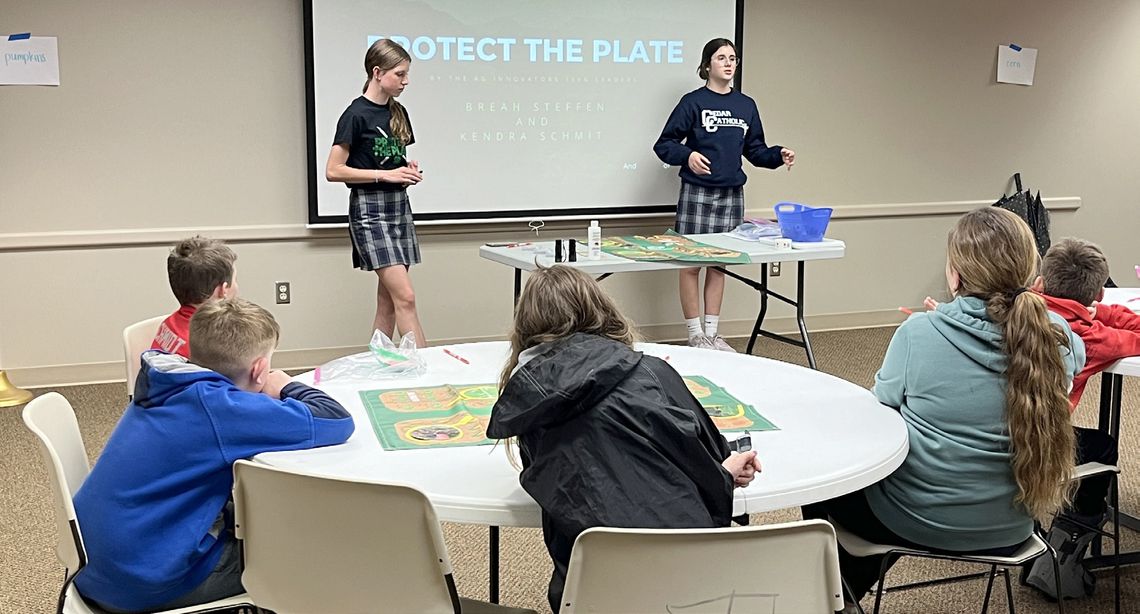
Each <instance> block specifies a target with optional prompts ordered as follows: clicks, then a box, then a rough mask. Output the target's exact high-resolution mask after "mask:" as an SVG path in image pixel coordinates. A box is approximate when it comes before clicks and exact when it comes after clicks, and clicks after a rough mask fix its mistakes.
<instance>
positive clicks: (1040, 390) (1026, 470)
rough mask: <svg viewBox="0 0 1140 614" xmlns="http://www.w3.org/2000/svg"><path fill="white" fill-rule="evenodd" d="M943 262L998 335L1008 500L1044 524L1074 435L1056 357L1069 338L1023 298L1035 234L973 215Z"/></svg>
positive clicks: (1027, 295)
mask: <svg viewBox="0 0 1140 614" xmlns="http://www.w3.org/2000/svg"><path fill="white" fill-rule="evenodd" d="M947 259H948V261H949V264H950V268H951V269H953V270H954V271H956V272H957V273H958V276H959V286H958V294H960V295H965V296H974V297H977V298H980V299H982V300H984V301H985V302H986V312H987V313H988V314H989V316H990V318H991V319H992V320H993V321H994V322H995V323H997V324H998V325H1000V326H1001V327H1002V329H1003V342H1002V345H1003V349H1004V351H1005V354H1006V356H1007V358H1008V360H1007V367H1006V373H1005V375H1006V391H1005V418H1006V422H1007V423H1008V425H1009V437H1010V465H1011V466H1012V469H1013V477H1014V479H1015V480H1016V482H1017V487H1018V494H1017V496H1016V497H1015V498H1014V501H1015V502H1016V503H1019V504H1021V505H1022V506H1023V507H1024V508H1025V510H1026V511H1027V512H1028V513H1029V514H1030V515H1031V516H1032V517H1034V518H1036V519H1038V520H1041V519H1044V518H1046V517H1048V515H1049V514H1050V513H1051V512H1053V511H1054V510H1055V509H1056V507H1057V506H1059V505H1062V504H1065V503H1068V501H1069V499H1070V497H1071V494H1072V488H1073V486H1072V484H1071V483H1070V480H1069V478H1070V477H1071V476H1072V474H1073V464H1074V459H1075V456H1076V436H1075V434H1074V432H1073V426H1072V422H1071V420H1070V416H1069V399H1068V396H1067V394H1066V385H1065V384H1066V368H1065V363H1064V361H1063V360H1062V357H1061V353H1060V352H1059V351H1058V346H1062V347H1065V348H1068V336H1067V335H1066V334H1065V333H1064V332H1063V331H1062V330H1061V328H1060V327H1059V326H1057V325H1055V324H1053V323H1052V322H1051V321H1050V320H1049V316H1048V311H1047V309H1046V307H1045V301H1044V299H1042V298H1041V297H1040V296H1038V295H1037V294H1034V293H1033V292H1027V291H1026V287H1027V286H1028V285H1029V284H1030V283H1031V282H1032V280H1033V279H1034V277H1035V276H1036V273H1037V247H1036V244H1035V243H1034V240H1033V232H1032V231H1031V230H1030V229H1029V226H1028V225H1027V224H1026V223H1025V222H1024V221H1023V220H1022V219H1021V218H1019V217H1017V216H1016V215H1014V214H1013V213H1010V212H1009V211H1005V210H1003V209H998V208H995V207H985V208H981V209H975V210H973V211H970V212H969V213H967V214H966V215H963V216H962V218H961V219H959V220H958V223H957V224H955V226H954V228H953V229H951V230H950V237H949V246H948V249H947Z"/></svg>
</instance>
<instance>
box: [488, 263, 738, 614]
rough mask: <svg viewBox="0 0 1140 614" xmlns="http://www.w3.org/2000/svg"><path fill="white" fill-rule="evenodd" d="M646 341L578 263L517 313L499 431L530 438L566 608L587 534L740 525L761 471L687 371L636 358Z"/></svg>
mask: <svg viewBox="0 0 1140 614" xmlns="http://www.w3.org/2000/svg"><path fill="white" fill-rule="evenodd" d="M635 339H636V335H635V333H634V330H633V327H632V325H631V324H630V322H629V321H628V320H626V319H625V317H624V316H622V314H621V313H620V312H619V311H618V309H617V307H616V305H615V304H614V302H613V301H612V300H611V299H610V298H609V296H607V295H606V294H605V292H604V291H603V290H602V289H601V287H599V286H598V284H597V282H595V281H594V280H593V279H591V278H590V277H589V276H587V275H586V274H584V273H582V272H581V271H578V270H577V269H573V268H570V267H565V266H554V267H550V268H546V269H539V270H538V271H536V272H535V273H534V274H532V275H531V276H530V278H529V279H528V280H527V284H526V288H525V289H524V290H523V293H522V296H521V297H519V302H518V306H517V307H516V309H515V321H514V326H513V330H512V331H511V335H510V342H511V356H510V359H509V360H508V361H507V365H506V367H505V368H504V369H503V374H502V377H501V378H500V387H501V389H502V391H501V395H500V396H499V400H498V401H497V402H496V403H495V407H494V409H493V410H492V411H491V420H490V424H489V425H488V427H487V436H488V437H491V438H495V439H507V438H511V437H515V438H517V440H518V448H519V454H520V456H521V459H522V473H521V475H520V477H519V481H520V483H521V484H522V487H523V489H525V490H526V491H527V492H528V493H529V494H530V495H531V496H532V497H534V499H535V501H537V502H538V504H539V505H540V506H541V507H542V532H543V537H544V540H545V541H546V547H547V550H548V551H549V552H550V556H551V558H552V559H553V560H554V573H553V576H552V577H551V579H550V590H549V593H548V598H549V599H550V607H551V609H552V610H553V611H555V612H557V611H558V609H559V607H558V606H559V603H560V602H561V600H562V589H563V584H564V582H565V580H566V571H567V567H568V566H569V564H570V551H571V549H572V548H573V546H574V540H575V539H576V538H577V537H578V534H579V533H581V532H582V531H584V530H586V529H588V528H591V527H597V526H606V527H626V528H702V527H725V526H728V524H729V521H730V518H731V516H732V489H733V486H745V485H747V484H748V483H749V482H751V481H752V479H753V477H754V476H755V473H756V472H757V471H759V469H760V463H759V461H758V460H757V459H756V453H755V452H754V451H750V452H745V453H742V454H736V453H732V452H730V450H729V447H728V443H727V442H726V441H725V439H724V437H723V436H722V435H721V434H720V433H719V432H718V431H717V428H716V426H715V425H714V424H713V422H712V419H711V418H709V415H708V413H707V412H706V411H705V410H704V408H703V407H701V404H700V403H699V402H698V401H697V399H696V398H694V397H693V395H692V393H690V392H689V389H688V387H687V386H686V385H685V382H684V380H682V379H681V376H680V375H678V374H677V372H676V371H674V370H673V368H672V367H670V366H669V364H668V363H666V362H665V361H663V360H661V359H660V358H656V357H653V356H646V355H644V354H642V353H640V352H636V351H634V350H633V343H634V341H635ZM507 449H508V453H511V452H510V450H511V445H510V442H509V441H508V442H507ZM512 462H514V458H513V456H512Z"/></svg>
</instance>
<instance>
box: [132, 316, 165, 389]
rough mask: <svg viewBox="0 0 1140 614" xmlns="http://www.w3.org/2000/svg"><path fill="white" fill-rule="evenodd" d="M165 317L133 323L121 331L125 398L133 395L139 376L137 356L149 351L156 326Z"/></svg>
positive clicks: (156, 330) (156, 329)
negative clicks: (124, 368)
mask: <svg viewBox="0 0 1140 614" xmlns="http://www.w3.org/2000/svg"><path fill="white" fill-rule="evenodd" d="M165 319H166V316H155V317H153V318H147V319H145V320H143V321H141V322H135V323H134V324H131V325H130V326H128V327H126V328H124V329H123V358H124V359H125V362H126V368H127V398H128V399H129V398H131V397H132V396H134V394H135V378H137V377H138V375H139V355H140V354H142V353H143V352H145V351H147V350H148V349H150V346H151V344H152V343H154V336H155V335H156V334H158V325H159V324H162V321H163V320H165Z"/></svg>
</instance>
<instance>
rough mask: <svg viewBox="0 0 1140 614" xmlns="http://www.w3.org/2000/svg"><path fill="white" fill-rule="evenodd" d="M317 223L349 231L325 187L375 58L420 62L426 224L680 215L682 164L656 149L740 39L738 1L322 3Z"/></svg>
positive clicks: (417, 118)
mask: <svg viewBox="0 0 1140 614" xmlns="http://www.w3.org/2000/svg"><path fill="white" fill-rule="evenodd" d="M310 4H311V15H310V16H309V18H310V20H311V30H312V45H311V48H312V57H311V59H310V61H311V62H312V83H311V85H310V87H311V88H312V91H311V95H312V98H313V109H312V110H311V112H312V116H311V117H310V122H311V124H312V142H311V143H310V147H311V148H313V151H312V152H310V155H311V156H312V157H313V158H314V160H313V162H312V168H311V169H310V173H311V175H310V177H311V180H312V182H313V186H314V187H315V190H312V191H311V196H312V198H311V200H312V201H313V202H311V203H310V223H314V224H320V223H330V222H338V221H343V220H344V219H345V217H344V216H345V215H346V213H347V207H348V188H346V187H345V186H344V185H343V184H336V183H329V182H327V181H326V180H325V176H324V166H325V161H326V159H327V157H328V153H329V148H330V147H331V145H332V137H333V132H334V131H335V128H336V122H337V118H338V117H339V116H340V114H341V112H343V111H344V109H345V107H347V106H348V104H349V103H350V102H351V101H352V100H353V99H355V98H356V97H358V96H360V94H361V88H362V86H363V85H364V82H365V79H366V74H365V72H364V67H363V62H364V52H365V50H366V49H367V48H368V46H369V45H370V44H371V43H372V42H373V41H375V40H376V39H377V38H381V37H382V38H389V39H392V40H394V41H396V42H398V43H400V44H401V45H402V46H404V47H405V48H406V49H407V50H408V52H409V53H410V54H411V56H412V64H411V71H410V75H409V84H408V87H407V89H406V90H405V92H404V93H403V95H401V96H400V98H399V101H400V102H401V103H402V104H403V105H404V106H405V107H406V108H407V110H408V113H409V116H410V117H411V120H412V125H413V128H414V130H415V135H416V143H415V144H414V145H413V146H411V147H410V148H409V150H408V152H409V153H408V156H409V158H411V159H413V160H418V161H419V162H420V165H421V168H422V169H423V171H424V181H423V183H421V184H419V185H417V186H415V187H412V188H410V189H409V191H408V193H409V196H410V198H411V202H412V209H413V210H414V211H415V213H416V218H417V220H449V219H450V220H486V219H503V218H521V219H528V218H533V217H543V218H551V217H554V216H557V215H574V214H576V215H589V214H602V213H629V212H633V213H637V212H642V213H644V212H650V211H665V210H671V208H672V207H673V206H674V205H675V203H676V198H677V189H678V179H677V169H676V168H663V166H662V164H661V162H660V161H658V160H657V158H656V156H654V155H653V151H652V146H653V143H654V141H655V140H656V139H657V136H658V135H659V134H660V131H661V128H662V126H664V124H665V119H666V118H667V117H668V115H669V112H670V111H671V110H672V109H673V106H674V105H675V104H676V103H677V100H678V99H679V98H680V97H681V95H683V94H684V93H686V92H688V91H691V90H693V89H696V88H697V87H700V86H701V85H702V82H701V81H700V79H699V78H698V77H697V75H696V68H697V64H698V62H699V60H700V53H701V48H702V46H703V45H704V43H705V42H706V41H708V40H709V39H711V38H716V37H725V38H730V39H731V38H733V36H734V30H735V26H736V13H735V11H736V2H735V0H714V1H705V0H702V1H700V2H693V1H692V0H687V1H677V0H632V1H631V0H623V1H620V2H616V1H613V0H608V1H604V2H602V1H597V0H581V1H578V2H572V1H568V0H567V1H559V2H555V1H534V0H424V1H412V0H311V2H310Z"/></svg>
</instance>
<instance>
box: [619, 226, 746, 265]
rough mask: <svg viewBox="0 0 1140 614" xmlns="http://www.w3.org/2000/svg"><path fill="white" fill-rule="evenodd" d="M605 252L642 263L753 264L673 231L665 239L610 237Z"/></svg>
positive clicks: (632, 236)
mask: <svg viewBox="0 0 1140 614" xmlns="http://www.w3.org/2000/svg"><path fill="white" fill-rule="evenodd" d="M602 251H604V252H606V253H607V254H612V255H614V256H620V257H622V258H628V259H629V260H638V261H641V262H707V263H718V264H750V263H751V262H752V259H751V258H749V257H748V254H745V253H743V252H738V251H735V250H731V249H725V248H722V247H716V246H713V245H708V244H706V243H699V242H697V241H694V240H692V239H690V238H688V237H685V236H683V235H679V234H677V233H675V232H673V231H669V232H667V233H666V234H663V235H652V236H641V235H630V236H626V237H609V238H607V239H603V240H602Z"/></svg>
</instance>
